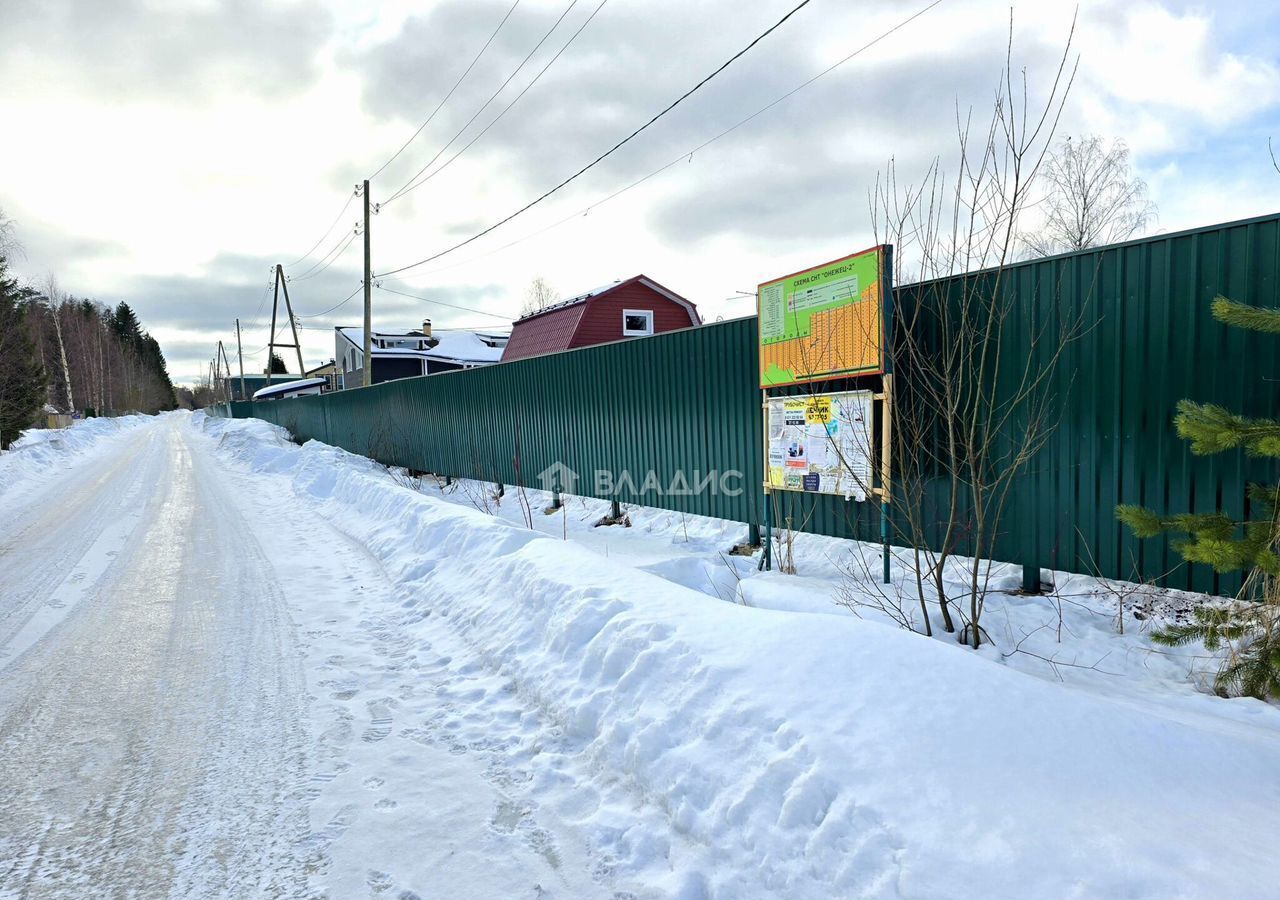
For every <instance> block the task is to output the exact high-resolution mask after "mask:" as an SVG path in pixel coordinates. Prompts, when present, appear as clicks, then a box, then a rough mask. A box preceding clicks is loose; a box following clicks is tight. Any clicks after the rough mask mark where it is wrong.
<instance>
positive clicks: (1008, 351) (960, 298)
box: [871, 27, 1082, 648]
mask: <svg viewBox="0 0 1280 900" xmlns="http://www.w3.org/2000/svg"><path fill="white" fill-rule="evenodd" d="M1073 35H1074V27H1073V30H1072V36H1073ZM1071 43H1072V41H1071V38H1070V37H1069V38H1068V40H1067V42H1066V48H1065V49H1064V51H1063V54H1062V57H1061V59H1060V60H1059V63H1058V67H1057V70H1056V73H1055V74H1054V77H1053V80H1052V82H1051V84H1050V85H1049V87H1048V92H1047V96H1046V98H1045V99H1044V100H1043V101H1042V102H1033V101H1032V98H1031V97H1030V96H1029V93H1030V90H1029V88H1028V86H1027V79H1026V77H1025V75H1024V76H1023V77H1022V78H1020V79H1018V80H1015V70H1014V68H1013V65H1012V27H1011V28H1010V48H1009V55H1008V56H1007V57H1006V60H1005V69H1004V71H1003V73H1002V75H1001V80H1000V84H999V87H998V89H997V91H996V96H995V102H994V104H993V106H992V111H991V117H990V120H989V121H988V122H987V123H986V124H985V125H983V126H981V127H978V126H976V123H975V122H974V121H973V116H972V114H970V115H968V116H961V115H958V116H957V135H958V139H959V154H958V158H957V160H956V169H955V171H956V175H955V177H954V178H953V179H951V180H950V181H949V180H948V178H947V176H946V175H944V173H943V171H942V169H941V165H940V163H939V161H937V160H935V161H934V163H933V164H932V165H931V166H930V167H929V169H928V170H927V171H926V173H925V175H924V178H923V179H922V181H921V183H920V184H919V185H918V186H900V185H899V182H898V179H897V172H896V167H895V165H894V163H893V162H892V161H891V162H890V164H889V166H888V169H887V171H886V173H885V175H884V176H883V177H882V178H881V179H879V181H878V183H877V185H876V188H875V190H874V193H873V196H872V203H871V206H872V215H873V218H874V222H875V227H876V232H877V238H878V239H879V240H880V241H881V242H884V243H890V244H893V245H894V247H895V272H894V281H895V283H896V284H899V285H907V286H905V287H903V289H902V291H900V293H899V298H900V300H899V303H898V310H899V312H898V316H899V317H898V319H897V321H896V323H895V326H894V327H895V343H894V346H893V349H892V352H893V359H894V370H895V371H896V372H897V373H898V381H897V383H898V390H897V391H896V396H895V408H894V422H895V428H894V436H893V440H894V459H895V464H894V465H895V473H894V474H895V484H894V491H895V498H897V499H896V502H895V506H894V517H893V528H894V529H895V531H896V533H897V536H898V537H899V539H900V540H901V541H902V542H903V543H906V544H908V545H909V546H911V547H912V548H913V551H912V552H913V553H914V559H915V564H916V576H917V577H916V578H915V588H916V590H917V592H918V593H919V598H918V599H919V603H920V607H921V613H922V615H923V617H924V618H925V620H926V621H925V630H926V631H928V630H929V625H928V619H929V611H930V607H932V606H936V607H937V608H938V610H939V612H940V614H941V618H942V625H943V628H944V629H945V630H947V631H953V630H954V629H955V627H956V622H955V621H954V617H958V618H959V619H960V624H961V625H962V628H961V632H962V639H963V640H964V641H965V642H966V643H968V644H970V645H971V646H973V647H975V648H976V647H978V646H979V644H980V643H982V641H983V640H984V631H983V629H982V627H981V618H982V613H983V608H984V603H985V595H986V591H987V585H988V580H989V578H990V574H991V567H992V558H993V553H994V552H995V542H996V539H997V537H998V536H999V535H1000V533H1001V528H1002V524H1001V523H1002V519H1003V516H1004V513H1005V511H1006V508H1007V505H1008V502H1009V500H1010V497H1011V495H1012V492H1013V489H1014V487H1015V485H1017V484H1019V483H1020V478H1021V477H1022V475H1023V474H1024V473H1025V471H1026V470H1027V467H1028V465H1029V464H1030V462H1031V460H1032V459H1033V458H1034V456H1035V455H1036V453H1037V452H1038V450H1039V449H1040V447H1041V446H1043V444H1044V442H1045V441H1046V440H1047V439H1048V437H1049V435H1050V434H1051V432H1052V429H1053V425H1054V423H1055V418H1054V416H1055V411H1056V409H1057V402H1058V400H1060V398H1055V397H1054V396H1053V392H1052V390H1051V386H1052V384H1053V381H1054V373H1055V372H1056V370H1057V367H1058V363H1059V361H1060V360H1061V357H1062V352H1063V350H1064V348H1065V347H1066V346H1067V345H1068V344H1069V343H1070V342H1071V341H1072V340H1074V339H1075V337H1077V336H1078V335H1079V333H1080V329H1081V321H1082V319H1081V318H1080V317H1078V316H1077V317H1073V316H1072V315H1070V314H1064V315H1063V316H1062V317H1060V318H1059V319H1058V320H1057V321H1048V320H1046V321H1043V322H1039V323H1036V322H1035V317H1033V316H1024V315H1018V314H1017V313H1018V312H1019V304H1023V305H1025V304H1026V303H1027V302H1029V301H1028V300H1027V298H1025V297H1022V298H1019V296H1018V295H1017V294H1016V293H1015V292H1014V291H1013V290H1012V284H1011V283H1010V280H1011V279H1010V277H1009V275H1008V266H1009V265H1010V264H1011V263H1012V262H1013V261H1014V256H1015V251H1016V248H1017V244H1018V235H1019V233H1020V230H1021V226H1022V224H1023V220H1024V218H1025V217H1026V215H1027V210H1028V208H1029V207H1030V205H1031V201H1032V196H1033V194H1032V191H1033V188H1034V187H1035V185H1036V181H1037V178H1038V176H1039V175H1040V174H1041V172H1042V170H1043V168H1044V166H1045V164H1046V160H1047V159H1048V156H1049V151H1050V147H1051V145H1052V140H1053V134H1054V131H1055V128H1056V124H1057V120H1058V117H1059V116H1060V115H1061V112H1062V108H1063V105H1064V104H1065V102H1066V97H1067V95H1068V93H1069V91H1070V88H1071V84H1072V81H1073V79H1074V65H1073V64H1072V62H1071ZM904 301H905V302H904ZM962 547H963V548H966V549H967V550H968V556H967V558H964V559H961V558H959V557H957V553H958V552H959V549H960V548H962ZM949 574H950V579H949V578H948V575H949ZM948 580H951V581H952V582H953V583H954V582H955V581H960V582H961V584H960V585H959V586H958V587H959V589H958V591H957V594H956V596H949V594H948V591H949V590H950V588H949V586H948ZM905 618H907V617H905V616H904V619H905Z"/></svg>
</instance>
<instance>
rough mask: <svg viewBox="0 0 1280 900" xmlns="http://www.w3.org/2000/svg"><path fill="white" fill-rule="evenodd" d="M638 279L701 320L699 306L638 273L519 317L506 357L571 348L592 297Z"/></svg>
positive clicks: (638, 281)
mask: <svg viewBox="0 0 1280 900" xmlns="http://www.w3.org/2000/svg"><path fill="white" fill-rule="evenodd" d="M637 283H638V284H642V285H644V286H645V287H647V288H649V289H650V290H652V291H654V292H656V293H658V294H661V295H662V296H664V297H666V298H667V299H668V300H671V301H673V302H674V303H677V304H679V305H680V306H683V307H684V308H685V309H687V310H688V311H689V319H690V321H692V322H693V324H695V325H697V324H701V322H702V319H701V317H699V315H698V308H697V307H696V306H694V305H693V304H692V303H690V302H689V301H688V300H686V299H685V298H684V297H681V296H680V295H679V294H677V293H676V292H675V291H672V290H669V289H667V288H665V287H663V286H662V285H660V284H658V283H657V282H656V281H654V280H653V279H651V278H649V277H648V276H647V275H636V276H634V277H632V278H628V279H626V280H625V281H615V282H614V283H613V284H606V285H603V286H602V287H598V288H593V289H592V290H589V291H587V292H586V293H583V294H579V295H578V296H576V297H570V298H569V299H568V300H562V301H560V302H559V303H553V304H552V305H551V306H548V307H546V308H544V309H540V310H538V311H537V312H535V313H530V314H529V315H527V316H524V317H523V318H520V319H517V320H516V322H515V325H514V326H513V327H512V330H511V340H510V342H509V343H508V344H507V351H506V352H505V353H504V354H503V359H524V358H526V357H530V356H541V355H543V354H545V353H556V352H558V351H560V350H565V349H568V347H569V345H570V344H571V343H572V342H573V337H574V335H575V334H576V333H577V331H578V325H579V324H580V323H581V321H582V315H583V313H584V312H585V311H586V309H587V306H588V304H589V302H590V301H592V300H595V299H596V298H597V297H604V296H607V295H608V294H611V293H613V292H614V291H616V290H618V289H619V288H623V287H627V286H628V285H632V284H637Z"/></svg>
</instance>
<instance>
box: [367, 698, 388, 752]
mask: <svg viewBox="0 0 1280 900" xmlns="http://www.w3.org/2000/svg"><path fill="white" fill-rule="evenodd" d="M391 723H392V716H391V707H390V706H389V705H388V704H387V701H385V700H374V701H371V702H370V703H369V727H368V728H366V729H365V732H364V734H362V735H361V736H360V739H361V740H362V741H365V742H366V743H369V744H373V743H376V742H378V741H380V740H382V739H384V738H385V737H387V735H389V734H391Z"/></svg>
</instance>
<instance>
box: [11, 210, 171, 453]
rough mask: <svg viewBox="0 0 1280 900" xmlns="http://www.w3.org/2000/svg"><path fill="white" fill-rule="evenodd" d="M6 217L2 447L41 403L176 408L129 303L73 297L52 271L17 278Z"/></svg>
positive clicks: (39, 411)
mask: <svg viewBox="0 0 1280 900" xmlns="http://www.w3.org/2000/svg"><path fill="white" fill-rule="evenodd" d="M4 224H5V222H4V220H3V217H2V216H0V448H4V447H8V445H9V444H10V442H12V441H13V440H15V439H16V438H17V436H18V434H19V433H20V432H21V431H22V429H24V428H27V427H30V426H31V425H33V424H35V423H37V422H39V421H40V420H42V419H43V418H44V416H45V415H46V413H47V412H48V410H46V407H50V408H52V409H53V410H55V411H57V412H62V413H78V414H81V415H86V416H89V415H114V414H118V413H124V412H144V413H155V412H159V411H161V410H166V409H174V408H175V407H176V405H177V398H176V396H175V394H174V389H173V383H172V382H171V381H170V380H169V372H168V369H167V368H166V366H165V360H164V354H163V353H162V352H161V351H160V345H159V344H158V343H156V340H155V338H153V337H152V336H151V335H150V334H148V333H147V332H146V331H144V330H143V329H142V326H141V325H140V324H139V322H138V317H137V316H136V315H135V314H134V312H133V310H132V309H130V308H129V305H128V304H127V303H120V304H119V305H117V306H116V307H115V308H114V309H112V308H111V307H109V306H107V305H106V304H103V303H98V302H96V301H94V300H90V299H88V298H79V297H72V296H70V295H69V294H65V293H63V292H61V291H60V290H59V289H58V287H57V284H56V282H55V281H54V280H53V279H52V278H50V279H49V281H48V283H47V284H46V285H44V286H42V287H40V288H37V287H33V286H30V285H24V284H21V283H20V282H19V281H18V279H17V278H16V277H14V276H13V274H12V272H11V271H10V268H9V260H8V257H7V255H6V253H5V252H4V251H5V250H8V249H10V248H11V247H12V243H10V244H9V245H8V246H6V245H5V244H4V243H3V239H4V238H5V237H7V236H8V231H7V230H6V229H5V228H4Z"/></svg>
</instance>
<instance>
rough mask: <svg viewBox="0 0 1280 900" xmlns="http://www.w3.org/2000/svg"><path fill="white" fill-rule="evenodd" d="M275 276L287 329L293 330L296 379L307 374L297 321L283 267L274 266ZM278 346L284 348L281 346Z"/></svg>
mask: <svg viewBox="0 0 1280 900" xmlns="http://www.w3.org/2000/svg"><path fill="white" fill-rule="evenodd" d="M276 275H277V276H278V277H279V279H280V287H281V288H283V289H284V311H285V312H286V313H288V315H289V328H291V329H292V330H293V349H295V350H297V351H298V377H299V378H301V377H302V376H303V375H306V374H307V366H306V364H305V363H303V361H302V341H300V340H298V320H297V319H295V318H294V317H293V304H292V303H290V302H289V282H287V281H285V278H284V266H281V265H277V266H276ZM280 346H282V347H283V346H284V344H281V345H280Z"/></svg>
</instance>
